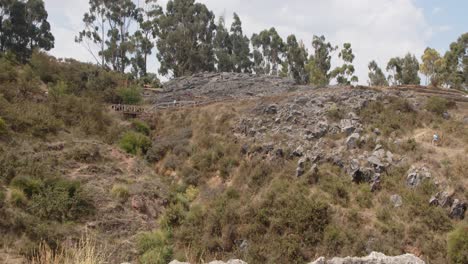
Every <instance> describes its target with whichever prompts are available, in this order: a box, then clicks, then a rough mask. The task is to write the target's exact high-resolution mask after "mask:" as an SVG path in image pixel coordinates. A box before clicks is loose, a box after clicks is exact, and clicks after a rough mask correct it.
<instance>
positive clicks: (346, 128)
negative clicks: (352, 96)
mask: <svg viewBox="0 0 468 264" xmlns="http://www.w3.org/2000/svg"><path fill="white" fill-rule="evenodd" d="M358 127H359V122H358V121H356V120H353V119H342V120H341V121H340V128H341V132H342V133H346V134H347V135H348V136H349V135H351V134H352V133H354V132H355V131H356V130H357V128H358Z"/></svg>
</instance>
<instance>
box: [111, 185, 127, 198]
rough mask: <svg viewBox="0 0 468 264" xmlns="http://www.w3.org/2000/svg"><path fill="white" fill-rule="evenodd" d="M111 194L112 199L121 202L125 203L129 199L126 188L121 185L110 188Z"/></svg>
mask: <svg viewBox="0 0 468 264" xmlns="http://www.w3.org/2000/svg"><path fill="white" fill-rule="evenodd" d="M111 194H112V196H113V197H114V198H117V199H119V200H120V201H122V202H126V201H127V200H128V198H129V197H130V192H129V191H128V187H127V186H126V185H123V184H115V185H114V186H112V190H111Z"/></svg>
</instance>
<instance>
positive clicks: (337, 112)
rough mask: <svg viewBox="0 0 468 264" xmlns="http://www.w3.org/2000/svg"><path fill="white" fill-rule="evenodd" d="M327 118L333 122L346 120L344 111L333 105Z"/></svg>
mask: <svg viewBox="0 0 468 264" xmlns="http://www.w3.org/2000/svg"><path fill="white" fill-rule="evenodd" d="M327 117H328V118H329V119H330V120H332V121H335V122H336V121H340V120H341V119H343V118H344V111H343V110H342V109H341V108H338V107H337V106H336V104H333V105H332V106H331V107H330V108H329V109H328V111H327Z"/></svg>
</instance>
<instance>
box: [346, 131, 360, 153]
mask: <svg viewBox="0 0 468 264" xmlns="http://www.w3.org/2000/svg"><path fill="white" fill-rule="evenodd" d="M359 138H360V135H359V134H358V133H353V134H351V136H349V137H348V138H347V139H346V147H347V148H348V149H355V148H357V147H358V144H359Z"/></svg>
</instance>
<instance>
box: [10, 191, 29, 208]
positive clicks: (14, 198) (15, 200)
mask: <svg viewBox="0 0 468 264" xmlns="http://www.w3.org/2000/svg"><path fill="white" fill-rule="evenodd" d="M27 202H28V199H27V198H26V195H25V194H24V192H23V191H22V190H19V189H15V188H13V189H11V192H10V203H11V204H12V205H14V206H18V207H20V206H24V205H26V204H27Z"/></svg>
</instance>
